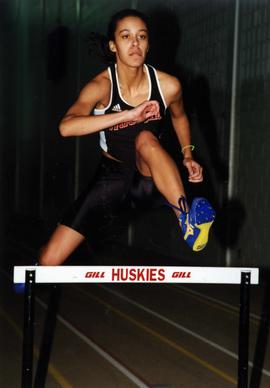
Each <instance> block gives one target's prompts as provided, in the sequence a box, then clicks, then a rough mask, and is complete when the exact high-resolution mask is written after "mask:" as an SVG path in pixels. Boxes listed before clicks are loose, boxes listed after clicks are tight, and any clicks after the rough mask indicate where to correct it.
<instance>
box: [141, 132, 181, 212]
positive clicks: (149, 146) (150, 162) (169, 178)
mask: <svg viewBox="0 0 270 388" xmlns="http://www.w3.org/2000/svg"><path fill="white" fill-rule="evenodd" d="M136 157H137V160H136V163H137V168H138V170H139V171H140V173H141V174H142V175H146V176H151V177H152V179H153V181H154V183H155V185H156V187H157V189H158V190H159V191H160V192H161V194H162V195H163V196H164V197H165V198H166V199H167V201H168V202H169V203H171V204H173V205H175V206H177V207H178V206H179V204H178V200H179V198H180V197H181V196H185V190H184V187H183V183H182V179H181V177H180V174H179V171H178V169H177V166H176V164H175V162H174V160H173V159H172V158H171V157H170V155H169V154H168V153H167V152H166V151H165V150H164V148H163V147H162V146H161V145H160V143H159V141H158V139H157V138H156V137H155V136H154V135H153V134H152V133H151V132H149V131H142V132H141V133H140V134H139V135H138V136H137V138H136ZM175 213H176V215H177V216H179V212H178V211H177V210H175Z"/></svg>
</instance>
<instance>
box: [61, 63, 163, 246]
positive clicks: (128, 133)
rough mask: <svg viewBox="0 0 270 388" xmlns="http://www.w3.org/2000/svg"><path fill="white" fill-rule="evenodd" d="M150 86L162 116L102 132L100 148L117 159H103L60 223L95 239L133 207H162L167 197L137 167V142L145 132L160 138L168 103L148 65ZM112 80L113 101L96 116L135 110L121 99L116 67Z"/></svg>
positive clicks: (104, 157) (152, 97)
mask: <svg viewBox="0 0 270 388" xmlns="http://www.w3.org/2000/svg"><path fill="white" fill-rule="evenodd" d="M145 69H146V72H147V76H148V84H149V93H148V99H149V100H156V101H158V103H159V106H160V116H158V117H152V118H150V119H148V120H147V122H144V123H140V124H135V125H132V123H123V124H118V125H115V126H114V127H113V128H108V129H105V130H104V131H102V132H100V146H101V148H102V150H104V151H105V152H108V153H109V154H110V155H112V156H113V157H114V158H116V159H118V160H120V161H121V162H123V163H121V162H119V161H116V160H114V159H111V158H108V157H106V156H103V157H102V158H101V162H100V164H99V167H98V169H97V171H96V174H95V176H94V179H93V180H92V182H90V184H89V186H88V187H86V189H85V190H84V191H83V192H82V193H81V194H80V195H79V197H78V198H77V199H76V201H74V202H73V204H71V206H70V207H69V209H67V211H66V212H65V213H64V215H63V217H62V219H61V221H60V223H61V224H63V225H66V226H69V227H70V228H72V229H74V230H76V231H77V232H79V233H81V234H82V235H84V236H85V237H87V238H90V239H92V238H93V236H94V232H95V233H97V234H99V235H108V234H109V233H110V231H111V230H114V228H115V225H116V223H117V222H116V220H117V219H119V216H120V215H121V214H123V213H126V212H127V210H129V209H130V207H131V206H132V207H134V206H135V207H139V208H147V209H149V208H150V207H156V206H160V204H163V203H164V200H163V197H162V196H161V194H160V193H159V192H158V191H157V189H156V187H155V185H154V183H153V180H152V178H151V177H148V176H143V175H141V174H140V172H139V171H138V170H137V168H136V163H135V144H134V142H135V139H136V136H137V135H138V134H139V133H140V132H141V131H142V130H148V131H151V132H153V133H154V135H155V136H157V137H158V136H159V135H160V133H161V129H162V125H161V119H162V118H163V117H164V115H165V111H166V104H165V101H164V98H163V96H162V92H161V89H160V85H159V82H158V78H157V74H156V71H155V69H154V68H153V67H151V66H149V65H145ZM108 72H109V75H110V79H111V98H110V102H109V104H108V106H107V107H106V108H105V109H95V110H94V114H95V115H101V114H107V113H112V112H120V111H123V110H127V109H132V108H134V107H133V106H131V105H129V104H128V103H127V102H126V101H125V100H124V99H123V98H122V96H121V92H120V88H119V83H118V77H117V71H116V66H111V67H109V69H108Z"/></svg>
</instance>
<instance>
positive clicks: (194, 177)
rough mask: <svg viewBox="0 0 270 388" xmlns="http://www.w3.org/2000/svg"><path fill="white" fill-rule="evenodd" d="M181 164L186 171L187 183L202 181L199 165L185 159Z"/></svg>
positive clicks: (189, 159) (201, 171)
mask: <svg viewBox="0 0 270 388" xmlns="http://www.w3.org/2000/svg"><path fill="white" fill-rule="evenodd" d="M183 164H184V166H185V167H186V168H187V169H188V173H189V177H188V180H189V182H192V183H199V182H202V181H203V169H202V167H201V166H200V165H199V163H197V162H195V160H193V159H191V158H185V159H184V160H183Z"/></svg>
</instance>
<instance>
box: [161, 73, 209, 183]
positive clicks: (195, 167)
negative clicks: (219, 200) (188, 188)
mask: <svg viewBox="0 0 270 388" xmlns="http://www.w3.org/2000/svg"><path fill="white" fill-rule="evenodd" d="M166 85H167V86H166ZM165 99H166V100H167V104H168V108H169V110H170V113H171V119H172V124H173V127H174V130H175V132H176V135H177V138H178V140H179V143H180V146H181V149H182V150H183V157H184V159H183V164H184V166H185V167H186V168H187V169H188V172H189V181H190V182H194V183H195V182H201V181H202V180H203V173H202V167H201V166H200V165H199V163H197V162H196V161H195V160H194V159H193V156H192V150H191V147H187V148H185V147H186V146H189V145H190V144H191V135H190V125H189V121H188V118H187V115H186V113H185V110H184V106H183V99H182V87H181V84H180V82H179V81H178V79H177V78H175V77H172V76H169V75H168V76H167V80H166V82H165Z"/></svg>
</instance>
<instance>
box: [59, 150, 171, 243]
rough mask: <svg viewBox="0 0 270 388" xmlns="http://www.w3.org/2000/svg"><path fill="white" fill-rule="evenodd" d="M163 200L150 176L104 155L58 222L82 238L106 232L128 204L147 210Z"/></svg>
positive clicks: (127, 209) (129, 207) (123, 212)
mask: <svg viewBox="0 0 270 388" xmlns="http://www.w3.org/2000/svg"><path fill="white" fill-rule="evenodd" d="M163 202H164V200H163V197H162V196H161V194H160V193H159V192H158V191H157V189H156V187H155V185H154V183H153V181H152V178H151V177H145V176H142V175H141V174H140V173H139V172H138V171H137V170H136V168H134V167H131V166H128V165H126V164H124V163H120V162H117V161H115V160H112V159H109V158H107V157H105V156H104V157H102V159H101V162H100V165H99V167H98V169H97V172H96V175H95V177H94V179H93V181H92V182H91V183H90V185H89V186H88V187H87V188H86V189H85V190H84V191H83V192H82V193H81V195H80V196H79V197H78V199H77V200H75V202H74V203H73V204H72V205H71V206H70V208H69V209H68V210H67V212H66V213H65V214H64V216H63V218H62V219H61V220H60V224H62V225H66V226H69V227H70V228H72V229H74V230H76V231H77V232H79V233H81V234H82V235H84V236H85V237H87V236H90V235H91V234H93V233H94V232H102V233H106V231H107V230H109V229H110V228H111V227H113V224H114V222H115V220H116V219H119V217H121V215H124V214H127V213H128V212H129V211H130V209H131V208H132V207H136V208H138V207H139V208H142V209H148V208H153V207H156V206H160V205H161V204H162V203H163Z"/></svg>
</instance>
